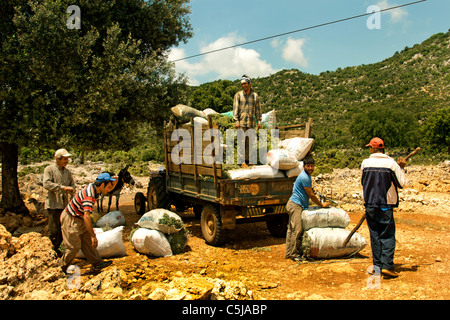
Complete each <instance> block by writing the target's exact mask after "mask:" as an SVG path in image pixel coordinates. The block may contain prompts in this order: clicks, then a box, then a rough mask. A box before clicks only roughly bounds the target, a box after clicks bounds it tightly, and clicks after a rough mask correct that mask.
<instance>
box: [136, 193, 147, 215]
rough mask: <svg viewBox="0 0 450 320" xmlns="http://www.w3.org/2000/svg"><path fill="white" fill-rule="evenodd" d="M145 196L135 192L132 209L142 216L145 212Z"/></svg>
mask: <svg viewBox="0 0 450 320" xmlns="http://www.w3.org/2000/svg"><path fill="white" fill-rule="evenodd" d="M145 201H146V199H145V196H144V194H143V193H142V192H137V193H136V195H135V196H134V210H135V211H136V214H137V215H140V216H142V215H143V214H144V213H145V209H146V206H145Z"/></svg>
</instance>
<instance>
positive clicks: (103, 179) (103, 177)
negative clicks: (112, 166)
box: [96, 172, 116, 182]
mask: <svg viewBox="0 0 450 320" xmlns="http://www.w3.org/2000/svg"><path fill="white" fill-rule="evenodd" d="M96 181H97V182H106V181H116V179H113V178H111V176H110V175H109V173H107V172H103V173H100V174H99V175H98V177H97V180H96Z"/></svg>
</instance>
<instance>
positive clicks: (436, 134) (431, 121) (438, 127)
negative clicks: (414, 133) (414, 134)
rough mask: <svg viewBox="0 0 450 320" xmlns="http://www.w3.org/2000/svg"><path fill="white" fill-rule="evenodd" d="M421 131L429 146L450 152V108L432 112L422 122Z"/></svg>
mask: <svg viewBox="0 0 450 320" xmlns="http://www.w3.org/2000/svg"><path fill="white" fill-rule="evenodd" d="M421 133H422V137H423V139H424V141H425V142H427V143H429V144H430V146H432V147H434V148H435V149H437V150H446V151H447V153H450V108H448V107H447V108H444V109H441V110H439V111H436V112H434V113H432V114H431V115H430V116H429V117H428V119H427V120H426V122H425V123H424V124H423V127H422V128H421Z"/></svg>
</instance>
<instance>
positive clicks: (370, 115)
mask: <svg viewBox="0 0 450 320" xmlns="http://www.w3.org/2000/svg"><path fill="white" fill-rule="evenodd" d="M414 123H415V119H414V118H413V117H412V116H411V115H410V114H408V113H405V112H404V111H401V110H396V109H395V108H394V107H382V108H376V109H370V110H368V111H367V112H365V113H362V114H359V115H357V116H356V117H355V118H354V120H353V122H352V124H351V125H350V133H351V134H352V135H353V137H354V138H355V139H356V140H357V143H358V144H359V145H365V144H367V143H368V142H369V141H370V139H372V138H373V137H379V138H381V139H383V140H384V142H385V144H386V145H387V146H390V147H409V146H411V143H412V142H413V141H415V138H416V134H415V133H414Z"/></svg>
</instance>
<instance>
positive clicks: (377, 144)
mask: <svg viewBox="0 0 450 320" xmlns="http://www.w3.org/2000/svg"><path fill="white" fill-rule="evenodd" d="M366 147H372V148H379V149H383V148H384V142H383V140H381V139H380V138H373V139H372V140H370V142H369V144H367V145H366Z"/></svg>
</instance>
